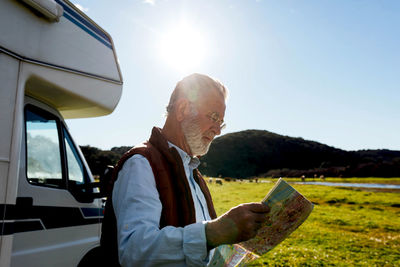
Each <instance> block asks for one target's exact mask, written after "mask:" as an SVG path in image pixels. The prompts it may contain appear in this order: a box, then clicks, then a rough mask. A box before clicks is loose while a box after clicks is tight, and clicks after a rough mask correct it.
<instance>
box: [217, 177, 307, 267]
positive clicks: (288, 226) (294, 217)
mask: <svg viewBox="0 0 400 267" xmlns="http://www.w3.org/2000/svg"><path fill="white" fill-rule="evenodd" d="M262 202H264V203H266V204H267V205H268V206H269V207H270V208H271V211H270V213H269V220H268V221H269V223H266V224H265V225H264V226H262V227H261V229H260V230H259V231H258V233H257V236H256V237H254V238H252V239H250V240H248V241H246V242H242V243H240V244H234V245H222V246H219V247H217V248H216V249H215V252H214V256H213V258H212V260H211V262H210V264H209V266H224V267H228V266H229V267H231V266H232V267H233V266H244V265H245V263H247V262H249V261H251V260H254V259H256V258H258V257H259V256H258V255H262V254H264V253H267V252H268V251H270V250H271V249H272V248H274V247H275V246H276V245H278V244H279V243H280V242H282V241H283V240H284V239H285V238H286V237H288V236H289V235H290V234H291V233H292V232H293V231H294V230H296V229H297V228H298V227H299V226H300V225H301V224H302V223H303V222H304V221H305V220H306V219H307V217H308V216H309V215H310V213H311V211H312V209H313V204H312V203H311V202H310V201H309V200H307V199H306V198H305V197H304V196H302V195H301V194H300V193H299V192H298V191H296V189H294V188H293V187H292V186H290V185H289V184H288V183H287V182H286V181H284V180H283V179H282V178H280V179H279V180H278V182H277V183H276V184H275V186H274V187H273V188H272V189H271V190H270V191H269V193H268V194H267V195H266V196H265V198H264V199H263V201H262ZM257 254H258V255H257Z"/></svg>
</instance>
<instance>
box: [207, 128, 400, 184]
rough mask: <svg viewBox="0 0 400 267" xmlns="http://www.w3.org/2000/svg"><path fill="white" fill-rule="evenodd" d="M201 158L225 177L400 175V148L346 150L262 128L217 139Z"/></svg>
mask: <svg viewBox="0 0 400 267" xmlns="http://www.w3.org/2000/svg"><path fill="white" fill-rule="evenodd" d="M201 161H202V165H201V167H200V170H201V171H202V172H203V173H204V174H205V175H208V176H222V177H237V178H247V177H252V176H301V175H306V176H313V175H318V176H319V175H325V176H359V177H363V176H382V177H396V176H399V175H400V151H391V150H361V151H345V150H341V149H337V148H334V147H331V146H328V145H324V144H321V143H318V142H314V141H308V140H304V139H303V138H293V137H289V136H283V135H278V134H275V133H271V132H268V131H262V130H246V131H241V132H235V133H230V134H226V135H223V136H221V137H218V138H216V139H215V140H214V142H213V143H212V145H211V147H210V150H209V152H208V154H207V155H205V156H204V157H202V158H201Z"/></svg>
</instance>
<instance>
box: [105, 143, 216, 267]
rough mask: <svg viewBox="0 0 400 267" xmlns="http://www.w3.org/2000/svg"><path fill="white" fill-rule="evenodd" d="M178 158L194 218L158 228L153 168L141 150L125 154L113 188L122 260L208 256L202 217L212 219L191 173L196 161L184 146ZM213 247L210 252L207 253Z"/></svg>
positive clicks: (177, 262) (194, 260) (191, 262)
mask: <svg viewBox="0 0 400 267" xmlns="http://www.w3.org/2000/svg"><path fill="white" fill-rule="evenodd" d="M169 146H170V147H171V146H173V147H175V148H176V149H177V151H178V153H179V155H180V156H181V158H182V162H183V166H184V169H185V173H186V178H187V179H188V183H189V186H190V190H191V193H192V197H193V202H194V207H195V211H196V223H194V224H190V225H187V226H185V227H183V228H182V227H173V226H166V227H164V228H162V229H160V225H159V222H160V217H161V210H162V205H161V202H160V199H159V194H158V191H157V188H156V183H155V179H154V174H153V171H152V169H151V166H150V164H149V162H148V160H147V159H146V158H145V157H143V156H142V155H134V156H132V157H131V158H129V159H128V160H127V161H126V162H125V164H124V166H123V168H122V169H121V170H120V172H119V175H118V179H117V181H116V182H115V184H114V189H113V195H112V200H113V206H114V211H115V215H116V218H117V230H118V248H119V249H118V254H119V261H120V263H121V265H122V266H174V267H175V266H205V265H207V262H208V256H209V255H208V251H207V241H206V235H205V222H206V221H209V220H211V217H210V215H209V213H208V209H207V202H206V200H205V198H204V195H203V193H202V191H201V189H200V187H199V185H198V184H197V183H196V182H195V180H194V179H193V169H195V168H197V167H198V166H199V164H200V161H199V159H198V158H191V157H190V156H189V155H188V154H187V153H186V152H185V151H183V150H181V149H180V148H179V147H176V146H175V145H173V144H172V143H169ZM211 254H212V253H210V255H211Z"/></svg>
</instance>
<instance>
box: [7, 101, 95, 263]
mask: <svg viewBox="0 0 400 267" xmlns="http://www.w3.org/2000/svg"><path fill="white" fill-rule="evenodd" d="M25 102H26V104H25V110H24V114H25V118H24V123H25V132H24V138H25V140H24V142H23V143H24V144H23V145H22V153H21V162H24V164H22V167H21V171H20V179H19V187H18V197H17V201H16V205H15V211H13V214H12V216H13V217H14V218H13V219H14V220H16V222H18V224H15V225H16V227H15V230H14V241H13V252H12V264H11V266H26V263H29V266H57V267H61V266H76V265H77V264H78V263H79V261H80V260H81V259H82V258H83V256H84V255H85V254H86V253H87V252H88V251H89V250H90V249H92V248H94V247H96V246H98V245H99V233H100V220H101V217H102V207H101V201H100V200H98V199H93V198H90V197H88V194H87V193H90V192H92V191H91V190H93V189H88V188H87V187H85V186H84V185H85V184H89V183H91V182H93V178H92V176H91V174H90V171H89V170H88V168H87V164H86V162H85V160H84V158H83V156H82V154H81V152H80V150H79V149H78V148H77V147H76V145H75V144H74V142H73V140H72V138H71V136H70V134H69V132H68V130H67V128H66V127H65V124H64V122H63V121H62V119H61V116H60V115H59V114H58V112H57V111H56V110H53V109H52V108H50V107H49V106H47V105H44V104H43V103H41V102H38V101H36V100H34V99H32V98H29V97H26V101H25ZM89 191H90V192H89Z"/></svg>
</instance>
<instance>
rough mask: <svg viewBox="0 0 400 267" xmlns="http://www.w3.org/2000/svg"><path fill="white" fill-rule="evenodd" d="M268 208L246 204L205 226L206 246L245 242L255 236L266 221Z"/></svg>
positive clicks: (263, 205) (258, 204)
mask: <svg viewBox="0 0 400 267" xmlns="http://www.w3.org/2000/svg"><path fill="white" fill-rule="evenodd" d="M269 211H270V208H269V207H268V206H267V205H265V204H263V203H260V202H259V203H246V204H241V205H239V206H236V207H234V208H232V209H230V210H229V211H228V212H226V213H225V214H223V215H222V216H220V217H218V218H217V219H215V220H213V221H210V222H208V223H207V224H206V238H207V246H208V247H209V248H214V247H217V246H219V245H222V244H234V243H238V242H241V241H246V240H248V239H250V238H252V237H254V236H255V235H256V234H257V231H258V229H260V227H261V226H262V224H263V223H265V222H266V221H267V219H268V213H269Z"/></svg>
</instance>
